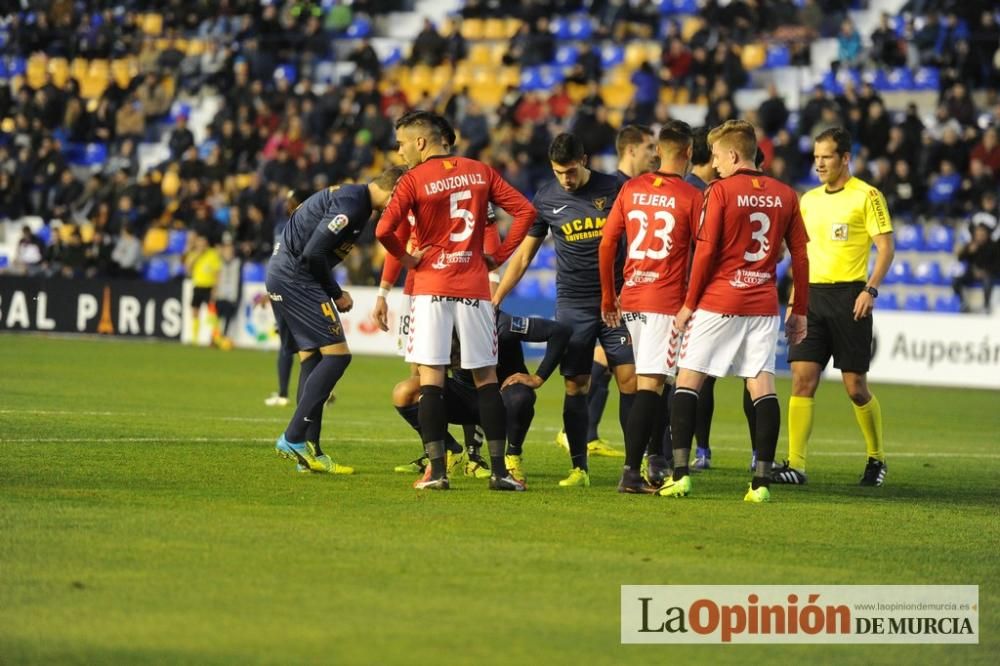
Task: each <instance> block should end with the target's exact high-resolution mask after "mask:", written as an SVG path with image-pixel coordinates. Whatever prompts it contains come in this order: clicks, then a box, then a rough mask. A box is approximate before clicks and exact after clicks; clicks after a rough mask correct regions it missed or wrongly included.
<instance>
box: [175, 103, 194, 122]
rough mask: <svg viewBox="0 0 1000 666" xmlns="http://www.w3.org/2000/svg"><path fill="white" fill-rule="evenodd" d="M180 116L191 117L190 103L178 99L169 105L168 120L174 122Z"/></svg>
mask: <svg viewBox="0 0 1000 666" xmlns="http://www.w3.org/2000/svg"><path fill="white" fill-rule="evenodd" d="M181 116H184V117H185V118H190V117H191V105H190V104H185V103H184V102H180V101H178V102H174V103H173V105H172V106H171V107H170V122H171V123H176V122H177V119H178V118H179V117H181Z"/></svg>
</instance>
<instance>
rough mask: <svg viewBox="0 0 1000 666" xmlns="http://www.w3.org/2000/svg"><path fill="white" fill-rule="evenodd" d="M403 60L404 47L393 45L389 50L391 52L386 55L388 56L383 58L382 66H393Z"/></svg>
mask: <svg viewBox="0 0 1000 666" xmlns="http://www.w3.org/2000/svg"><path fill="white" fill-rule="evenodd" d="M402 60H403V51H402V49H400V48H399V47H398V46H394V47H392V50H391V51H389V54H388V55H386V57H384V58H382V66H383V67H392V66H393V65H397V64H399V63H400V62H402Z"/></svg>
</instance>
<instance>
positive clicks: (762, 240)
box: [743, 212, 771, 262]
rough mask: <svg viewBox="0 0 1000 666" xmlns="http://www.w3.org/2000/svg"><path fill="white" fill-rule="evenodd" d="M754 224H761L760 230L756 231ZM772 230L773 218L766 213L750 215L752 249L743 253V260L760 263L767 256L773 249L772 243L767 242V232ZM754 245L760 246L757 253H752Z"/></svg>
mask: <svg viewBox="0 0 1000 666" xmlns="http://www.w3.org/2000/svg"><path fill="white" fill-rule="evenodd" d="M754 222H760V228H759V229H757V230H756V231H755V230H754V228H753V227H754ZM770 230H771V218H769V217H768V216H767V214H766V213H760V212H757V213H750V247H749V248H747V251H746V252H744V253H743V258H744V259H746V260H747V261H750V262H753V261H760V260H761V259H763V258H764V257H766V256H767V253H768V251H769V250H770V249H771V242H770V241H769V240H767V232H768V231H770ZM754 245H758V247H757V251H756V252H751V251H750V250H751V249H753V246H754Z"/></svg>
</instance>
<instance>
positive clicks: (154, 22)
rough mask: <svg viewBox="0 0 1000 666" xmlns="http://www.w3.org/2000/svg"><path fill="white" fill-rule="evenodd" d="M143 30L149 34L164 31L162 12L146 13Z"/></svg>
mask: <svg viewBox="0 0 1000 666" xmlns="http://www.w3.org/2000/svg"><path fill="white" fill-rule="evenodd" d="M142 31H143V32H144V33H146V34H147V35H154V36H155V35H159V34H160V33H162V32H163V16H162V15H161V14H146V15H145V16H143V17H142Z"/></svg>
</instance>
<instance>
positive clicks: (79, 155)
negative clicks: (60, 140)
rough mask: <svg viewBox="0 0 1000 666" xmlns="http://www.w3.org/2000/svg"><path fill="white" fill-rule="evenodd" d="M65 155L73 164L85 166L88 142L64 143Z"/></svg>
mask: <svg viewBox="0 0 1000 666" xmlns="http://www.w3.org/2000/svg"><path fill="white" fill-rule="evenodd" d="M62 152H63V157H65V158H66V161H67V162H69V163H70V164H71V165H73V166H84V165H86V163H87V144H85V143H64V144H63V149H62Z"/></svg>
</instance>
